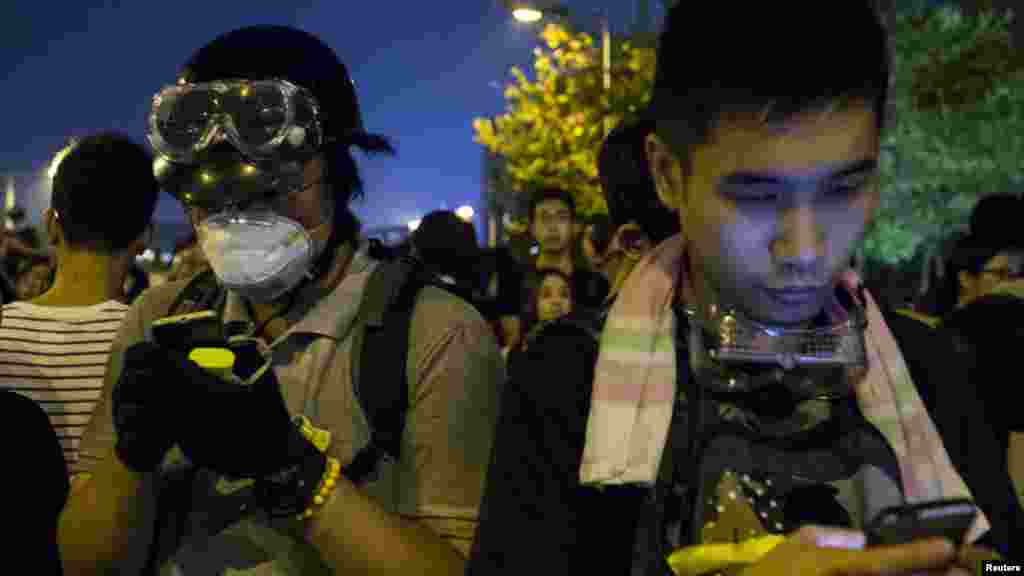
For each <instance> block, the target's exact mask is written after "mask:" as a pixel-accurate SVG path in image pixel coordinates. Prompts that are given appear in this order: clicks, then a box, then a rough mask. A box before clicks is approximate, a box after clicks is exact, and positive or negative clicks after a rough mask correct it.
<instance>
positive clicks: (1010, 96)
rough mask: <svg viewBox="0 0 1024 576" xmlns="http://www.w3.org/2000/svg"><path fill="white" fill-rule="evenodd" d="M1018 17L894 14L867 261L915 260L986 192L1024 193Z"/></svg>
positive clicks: (946, 10)
mask: <svg viewBox="0 0 1024 576" xmlns="http://www.w3.org/2000/svg"><path fill="white" fill-rule="evenodd" d="M1009 22H1010V20H1009V17H1008V16H1005V15H998V14H996V13H995V12H992V11H988V12H982V13H981V14H979V15H977V16H967V15H964V14H963V13H961V11H960V10H959V9H957V8H952V7H942V8H937V9H931V10H925V9H923V8H915V9H910V10H906V11H900V12H897V13H896V14H895V17H894V18H893V21H892V30H891V32H892V39H893V44H894V46H893V48H894V69H893V73H894V85H893V90H892V92H891V93H890V98H891V100H892V104H891V108H890V111H891V113H892V116H891V120H890V124H889V127H888V129H887V131H886V134H885V137H884V141H883V152H882V166H881V168H882V170H881V176H882V180H881V185H882V191H883V192H882V205H881V208H880V210H879V212H878V215H877V218H876V220H875V222H874V223H873V225H872V226H871V228H870V229H869V231H868V234H867V236H866V238H865V241H864V246H863V248H864V255H865V256H866V257H867V258H869V259H874V260H879V261H882V262H888V263H894V264H895V263H899V262H904V261H908V260H910V259H911V258H912V257H913V255H914V254H915V252H917V251H918V250H919V249H920V248H921V247H922V246H925V245H933V244H935V243H938V242H941V241H942V239H943V238H946V237H948V236H949V235H950V234H952V233H954V232H956V231H958V230H959V229H962V228H963V227H964V226H965V225H966V223H967V218H968V216H969V214H970V210H971V208H972V207H973V206H974V204H975V202H976V201H977V199H978V198H980V197H981V196H985V195H988V194H993V193H1000V192H1006V191H1017V190H1018V186H1019V184H1020V182H1021V181H1022V180H1024V74H1022V73H1021V70H1022V67H1021V65H1020V64H1019V62H1020V57H1019V56H1016V55H1014V54H1013V53H1012V52H1011V50H1010V32H1009Z"/></svg>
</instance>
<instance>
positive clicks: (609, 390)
mask: <svg viewBox="0 0 1024 576" xmlns="http://www.w3.org/2000/svg"><path fill="white" fill-rule="evenodd" d="M684 254H685V244H684V241H683V239H682V237H681V236H675V237H672V238H670V239H668V240H666V241H665V242H663V243H662V244H660V245H659V246H658V247H656V248H655V249H654V250H652V251H651V253H650V254H648V255H647V256H646V257H645V258H644V259H643V260H642V261H641V262H640V263H639V264H638V265H637V267H636V268H635V269H634V270H633V272H632V273H631V274H630V276H629V278H628V279H627V280H626V282H625V285H624V286H623V290H622V292H621V293H620V295H619V297H618V298H617V299H616V301H615V304H614V305H613V307H612V309H611V312H610V313H609V316H608V320H607V322H606V323H605V328H604V331H603V332H602V334H601V342H600V352H599V355H598V361H597V367H596V371H595V375H594V390H593V397H592V400H591V405H590V417H589V419H588V422H587V436H586V445H585V447H584V451H583V462H582V465H581V467H580V480H581V482H582V483H583V484H587V485H615V484H645V485H651V484H653V483H654V481H655V479H656V477H657V472H658V465H659V464H660V462H661V456H662V451H663V450H664V448H665V443H666V440H667V437H668V429H669V423H670V421H671V419H672V413H673V404H674V401H675V396H676V388H675V387H676V365H675V364H676V361H675V360H676V357H675V348H674V345H675V344H674V340H675V315H674V314H673V312H672V304H673V302H674V301H675V299H676V290H677V287H680V288H681V289H682V290H683V291H684V293H685V292H686V291H687V287H688V284H687V279H686V278H685V277H684V275H683V271H684V268H685V266H683V265H682V264H683V261H684ZM839 281H840V282H842V283H844V284H845V285H846V286H857V285H859V284H860V280H859V278H858V277H857V275H856V274H855V273H854V272H852V271H849V272H846V273H844V274H843V275H841V277H840V278H839ZM864 296H865V298H866V300H867V301H866V302H864V303H863V304H864V305H865V308H866V312H867V319H868V328H867V331H866V333H865V344H866V351H867V356H868V369H867V371H866V372H865V373H864V374H863V375H862V376H861V377H859V378H858V379H857V381H856V383H855V388H856V395H857V401H858V404H859V405H860V408H861V410H862V411H863V413H864V416H865V417H866V418H867V420H868V421H869V422H871V423H872V424H873V425H874V426H876V427H877V428H878V429H879V430H880V431H881V432H882V434H883V435H884V436H885V438H886V439H887V440H888V442H889V445H890V446H891V447H892V448H893V450H894V452H895V453H896V457H897V459H898V461H899V467H900V472H901V475H902V478H903V492H904V494H905V496H906V499H907V501H908V502H910V503H914V502H925V501H929V500H938V499H945V498H962V497H968V498H969V497H970V491H969V490H968V489H967V486H966V485H965V484H964V481H963V479H962V478H961V477H960V475H959V474H958V473H957V472H956V470H955V469H954V468H953V465H952V463H951V462H950V460H949V455H948V454H947V453H946V449H945V447H944V446H943V444H942V440H941V438H940V437H939V434H938V432H937V431H936V429H935V425H934V423H933V422H932V421H931V418H930V417H929V416H928V413H927V412H926V411H925V407H924V404H923V403H922V402H921V398H920V396H919V395H918V393H917V389H916V388H915V386H914V383H913V381H911V379H910V374H909V372H908V370H907V367H906V364H905V363H904V361H903V355H902V353H901V352H900V349H899V346H898V345H897V343H896V340H895V338H894V337H893V335H892V333H891V332H890V331H889V328H888V326H887V325H886V323H885V320H884V319H883V318H882V315H881V313H880V311H879V309H878V306H877V305H876V304H875V302H874V300H873V299H872V298H871V296H870V295H868V294H867V293H866V292H864ZM833 308H834V309H836V310H841V307H839V306H838V303H836V305H835V306H833ZM988 527H989V523H988V520H987V519H986V518H985V517H984V515H983V514H980V513H979V515H978V520H977V521H976V522H975V523H974V526H973V527H972V530H971V532H970V533H969V538H968V540H969V541H974V540H975V539H977V538H978V537H980V536H981V535H982V534H984V532H985V531H986V530H988Z"/></svg>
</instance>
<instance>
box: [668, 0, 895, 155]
mask: <svg viewBox="0 0 1024 576" xmlns="http://www.w3.org/2000/svg"><path fill="white" fill-rule="evenodd" d="M808 23H810V25H808ZM704 27H710V28H711V29H712V30H714V32H713V33H712V34H702V33H700V30H701V28H704ZM698 55H699V56H698ZM656 66H657V70H656V73H655V80H654V88H653V91H652V100H651V109H652V113H653V114H654V116H655V117H656V119H657V132H658V135H659V137H661V138H662V139H663V140H664V141H665V142H666V143H667V144H668V145H670V146H671V147H673V148H674V149H675V150H676V152H677V153H679V154H681V155H683V156H682V158H684V159H685V160H686V161H689V155H690V152H691V149H692V147H693V146H698V145H701V144H704V143H706V142H707V141H708V138H709V137H710V135H711V133H712V130H713V129H714V128H715V127H716V126H717V125H719V122H720V121H721V120H722V119H723V118H724V117H727V116H732V115H735V114H758V113H760V112H762V111H764V110H765V109H766V108H767V107H769V106H770V107H771V108H770V113H769V114H768V116H767V118H766V119H767V121H768V122H770V123H777V122H778V121H780V120H785V119H787V118H789V117H791V116H793V115H794V114H797V113H800V112H804V111H808V110H813V109H816V108H819V107H822V106H824V105H827V104H828V103H831V102H834V101H836V100H853V99H860V98H864V99H867V100H869V101H871V102H872V104H873V106H874V110H875V112H876V113H877V120H878V126H879V128H881V126H882V125H883V123H884V116H885V104H886V96H887V92H888V86H889V69H890V58H889V50H888V42H887V35H886V31H885V29H884V28H883V26H882V23H881V21H880V19H879V16H878V13H877V11H876V9H875V7H874V2H871V1H870V0H844V1H842V2H831V3H829V10H828V11H827V12H821V13H818V14H814V13H810V12H808V5H807V4H805V3H802V2H745V1H742V2H741V1H738V0H719V1H717V2H697V3H694V2H679V3H677V4H676V5H675V6H674V7H673V8H672V9H671V10H670V11H669V13H668V17H667V19H666V26H665V29H664V31H663V32H662V34H661V37H660V41H659V46H658V55H657V64H656Z"/></svg>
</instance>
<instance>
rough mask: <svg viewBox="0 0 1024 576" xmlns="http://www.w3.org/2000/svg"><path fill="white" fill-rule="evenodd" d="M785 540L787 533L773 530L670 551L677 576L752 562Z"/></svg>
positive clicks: (670, 559) (670, 563)
mask: <svg viewBox="0 0 1024 576" xmlns="http://www.w3.org/2000/svg"><path fill="white" fill-rule="evenodd" d="M783 541H785V538H784V537H782V536H777V535H774V534H769V535H766V536H759V537H757V538H751V539H749V540H744V541H743V542H737V543H728V544H703V545H700V546H687V547H686V548H681V549H679V550H676V551H675V552H673V553H672V554H671V555H669V557H668V565H669V567H670V568H672V572H674V573H675V574H676V575H677V576H699V575H700V574H708V573H711V572H718V571H721V570H726V569H729V568H733V567H736V566H748V565H750V564H754V563H756V562H757V561H758V560H760V559H761V558H762V557H764V555H765V554H767V553H768V552H771V551H772V549H773V548H775V547H776V546H778V545H779V544H781V543H782V542H783Z"/></svg>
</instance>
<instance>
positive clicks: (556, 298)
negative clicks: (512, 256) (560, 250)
mask: <svg viewBox="0 0 1024 576" xmlns="http://www.w3.org/2000/svg"><path fill="white" fill-rule="evenodd" d="M537 275H538V277H539V278H540V283H539V284H537V287H536V288H535V289H534V290H533V292H532V293H531V294H529V296H528V297H527V303H526V306H525V307H524V308H523V311H522V315H521V317H520V318H521V321H522V326H523V332H524V333H525V336H524V337H523V338H522V340H521V341H520V342H519V345H518V346H516V347H514V348H511V347H509V348H505V349H503V350H502V353H503V354H504V356H505V357H506V358H510V353H511V352H512V351H516V352H521V351H523V350H525V349H526V348H527V347H528V346H529V344H530V342H532V341H533V339H534V337H535V336H536V335H537V334H538V333H539V332H540V331H541V330H542V329H543V328H544V326H546V325H548V324H550V323H551V322H555V321H556V320H558V319H560V318H564V317H565V316H567V315H569V314H571V313H572V311H573V309H574V308H575V305H574V302H575V295H574V294H573V285H572V279H571V278H570V277H569V276H567V275H566V274H565V273H564V272H562V271H561V270H555V269H551V268H549V269H544V270H538V271H537ZM511 364H512V363H511V362H510V366H511ZM510 371H511V369H510Z"/></svg>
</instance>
